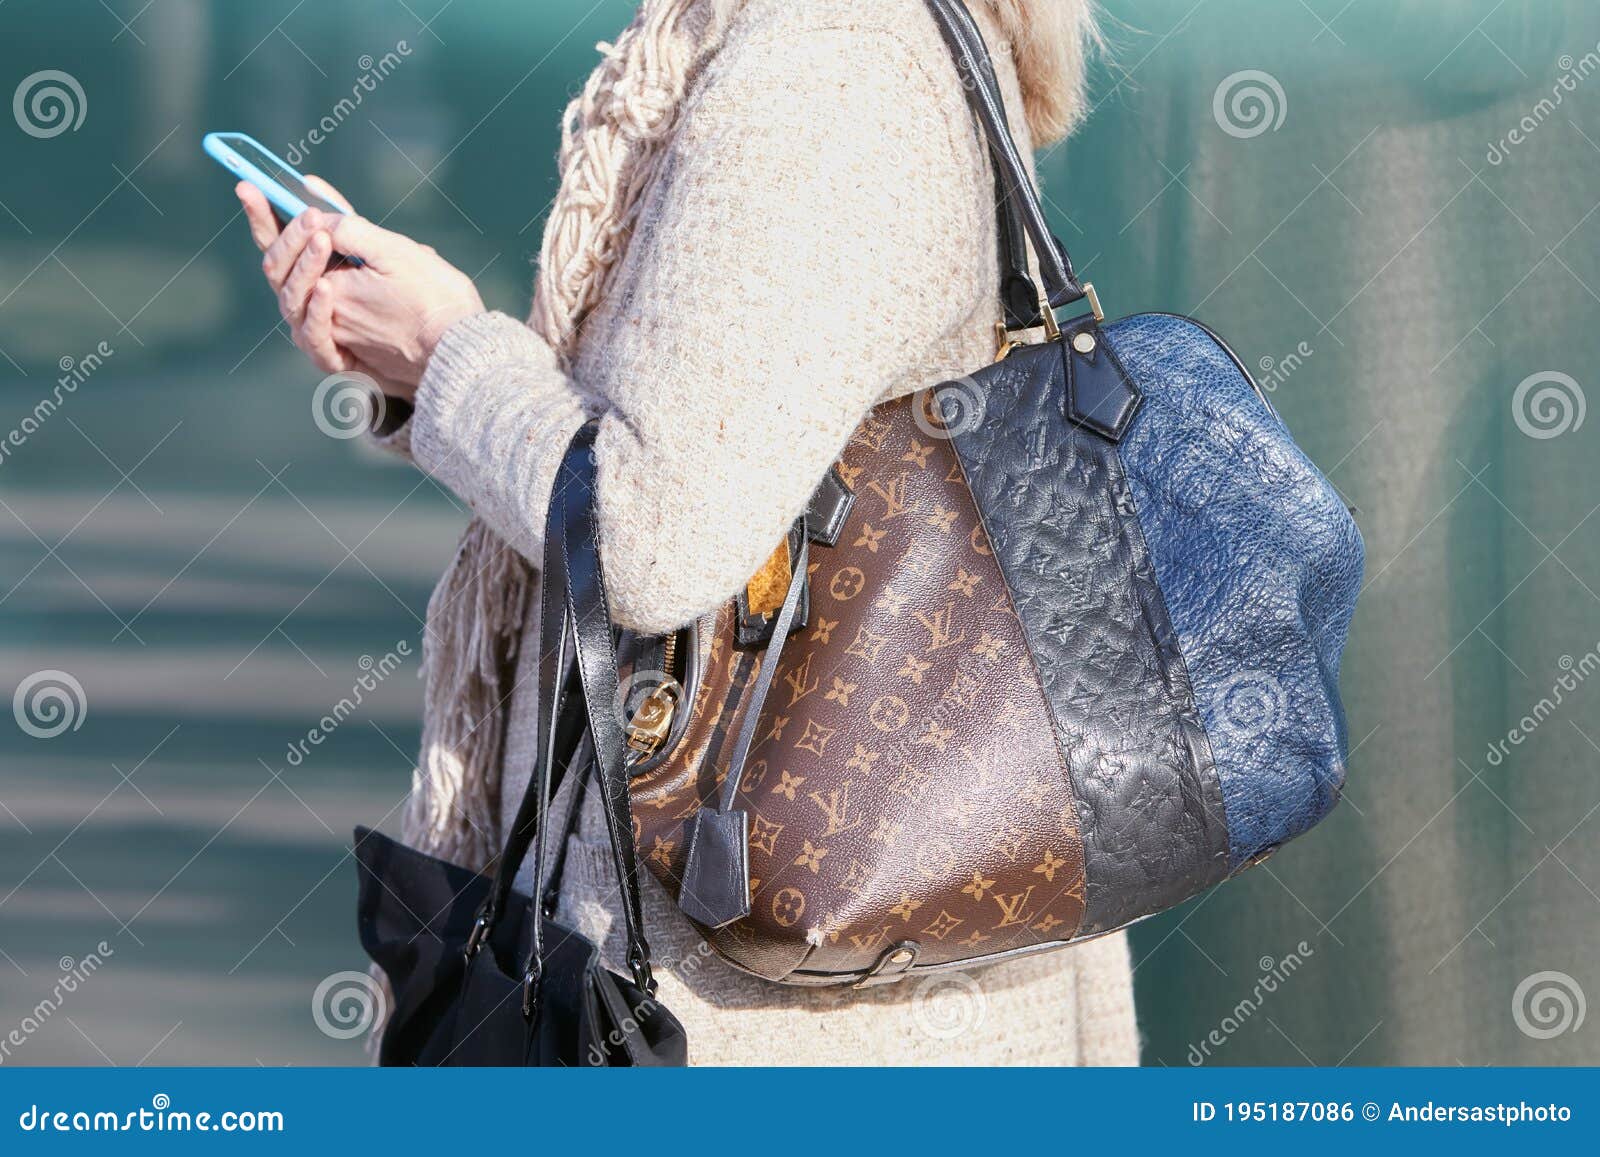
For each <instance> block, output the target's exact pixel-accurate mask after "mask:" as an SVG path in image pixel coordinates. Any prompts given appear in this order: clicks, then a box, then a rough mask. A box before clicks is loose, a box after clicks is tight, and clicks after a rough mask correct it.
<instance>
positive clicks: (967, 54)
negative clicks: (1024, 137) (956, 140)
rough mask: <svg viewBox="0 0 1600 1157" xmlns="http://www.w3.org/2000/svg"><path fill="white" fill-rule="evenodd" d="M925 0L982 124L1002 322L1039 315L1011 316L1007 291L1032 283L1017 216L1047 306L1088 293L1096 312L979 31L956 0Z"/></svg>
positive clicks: (1014, 307) (1013, 305)
mask: <svg viewBox="0 0 1600 1157" xmlns="http://www.w3.org/2000/svg"><path fill="white" fill-rule="evenodd" d="M927 3H928V8H929V10H930V11H931V12H932V14H933V17H934V21H935V23H937V24H938V26H939V32H940V34H941V35H942V36H943V37H944V41H945V44H946V46H947V47H948V48H949V49H950V53H951V55H952V56H953V57H954V58H955V63H956V68H957V70H958V71H959V72H960V74H961V84H962V88H963V89H965V91H966V94H967V103H968V105H970V106H971V108H972V111H973V114H974V115H975V116H976V117H977V119H978V123H979V124H980V125H981V126H982V128H983V135H984V139H985V141H987V143H988V146H989V155H990V158H991V160H992V163H993V165H994V169H995V180H996V185H997V186H1000V188H999V190H998V192H999V193H1000V200H1001V205H1000V206H998V207H997V208H998V210H999V214H1000V222H1001V252H1002V261H1003V262H1005V263H1006V265H1005V267H1004V269H1005V272H1004V274H1003V276H1002V304H1003V305H1005V307H1006V312H1007V320H1008V324H1009V323H1013V322H1015V321H1018V320H1020V321H1025V322H1027V321H1032V320H1033V319H1034V318H1038V319H1039V320H1043V318H1042V317H1040V312H1041V311H1040V310H1038V309H1035V310H1034V311H1033V312H1032V314H1031V316H1029V317H1022V318H1019V317H1018V316H1017V315H1018V313H1019V312H1020V310H1019V309H1018V306H1019V305H1020V304H1021V303H1020V301H1016V300H1013V296H1012V295H1013V294H1016V293H1017V291H1018V289H1021V288H1023V287H1027V288H1031V287H1032V279H1031V276H1030V275H1029V273H1028V270H1027V259H1026V250H1025V247H1024V246H1025V242H1024V240H1023V237H1022V236H1019V234H1018V232H1017V230H1016V223H1017V222H1018V221H1020V223H1021V226H1022V229H1021V233H1022V234H1023V235H1025V237H1026V239H1027V241H1028V242H1031V243H1032V249H1033V251H1034V253H1035V254H1036V255H1037V257H1038V261H1039V272H1040V275H1041V277H1042V278H1043V281H1044V286H1045V295H1044V296H1045V298H1046V299H1047V300H1048V302H1049V304H1050V306H1051V307H1052V308H1053V309H1059V308H1061V307H1062V306H1066V305H1071V304H1072V303H1074V302H1077V301H1082V300H1084V299H1085V298H1088V300H1089V304H1090V306H1091V307H1093V308H1094V309H1095V314H1096V317H1097V318H1098V316H1099V313H1100V311H1099V308H1098V301H1097V299H1096V298H1095V297H1094V296H1093V288H1092V287H1089V288H1087V289H1086V288H1085V287H1084V285H1083V284H1082V283H1080V282H1079V281H1078V277H1077V274H1076V273H1075V272H1074V271H1073V268H1072V259H1071V257H1069V256H1068V255H1067V251H1066V247H1065V246H1063V245H1062V244H1061V242H1060V240H1059V239H1057V238H1056V236H1055V235H1054V234H1052V233H1051V232H1050V226H1049V224H1048V222H1047V220H1046V218H1045V213H1044V206H1043V205H1042V204H1041V202H1040V200H1039V192H1038V190H1037V189H1036V188H1035V187H1034V184H1033V181H1032V179H1031V178H1030V177H1029V175H1028V169H1027V166H1026V165H1024V164H1023V161H1022V155H1021V153H1020V152H1019V151H1018V150H1017V145H1016V141H1015V140H1014V139H1013V137H1012V135H1011V126H1010V122H1009V121H1008V119H1007V117H1006V111H1005V102H1004V100H1003V99H1002V98H1001V95H1000V89H999V85H998V83H997V81H996V78H995V73H994V63H993V61H992V59H991V58H990V56H989V50H988V48H987V46H986V45H985V43H984V40H983V33H982V32H981V31H980V30H979V29H978V26H977V24H976V22H975V21H974V20H973V19H972V14H971V13H970V12H968V11H967V8H966V5H965V4H963V3H962V2H961V0H927ZM1019 254H1020V255H1021V257H1020V262H1019V256H1018V255H1019ZM1019 296H1020V295H1019ZM1052 320H1053V319H1052Z"/></svg>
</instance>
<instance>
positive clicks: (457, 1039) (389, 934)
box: [355, 424, 688, 1067]
mask: <svg viewBox="0 0 1600 1157" xmlns="http://www.w3.org/2000/svg"><path fill="white" fill-rule="evenodd" d="M593 493H594V426H593V425H592V424H591V425H590V426H589V427H586V428H585V429H584V430H582V431H580V433H579V434H578V435H577V437H576V438H575V439H574V440H573V442H572V444H571V446H570V448H569V449H568V451H567V454H566V456H565V459H564V461H563V463H562V467H561V471H560V474H559V477H558V480H557V483H556V486H555V488H554V493H553V494H552V497H551V503H550V513H549V517H548V519H547V522H546V527H545V536H546V537H545V552H544V572H543V578H542V581H541V593H540V598H541V600H542V601H541V617H540V640H539V642H540V662H539V724H538V728H539V729H538V747H537V752H538V757H537V760H536V764H535V767H534V772H533V775H532V776H530V777H529V783H528V787H527V790H526V791H525V792H524V794H523V798H522V802H521V804H520V806H519V807H518V809H517V815H516V818H515V820H514V821H513V822H512V825H511V829H510V833H509V834H508V836H507V838H506V842H505V846H504V848H503V849H502V850H501V853H500V855H499V857H498V858H497V859H496V861H495V867H494V874H493V876H492V877H490V876H484V875H480V874H477V873H474V872H470V871H468V870H467V869H465V868H461V867H458V866H456V865H454V864H450V863H446V862H445V861H443V860H439V859H436V858H434V857H432V856H428V855H424V854H423V853H421V852H418V851H416V850H415V849H412V848H408V847H406V846H404V845H403V844H399V843H397V842H395V841H394V840H391V839H389V838H388V837H386V836H384V835H382V834H380V833H378V832H374V831H371V830H370V829H366V828H358V829H357V830H356V837H355V852H356V864H357V873H358V876H359V881H360V899H359V911H358V927H359V930H360V935H361V943H362V946H363V947H364V948H365V949H366V950H367V953H368V955H370V956H371V957H372V959H373V960H374V961H375V962H376V963H377V964H378V966H379V967H380V968H382V970H383V972H384V974H385V975H386V976H387V978H388V980H389V984H390V987H391V989H392V991H393V994H394V1005H393V1011H392V1013H391V1015H390V1018H389V1021H388V1024H387V1025H386V1026H385V1029H384V1032H383V1037H382V1042H381V1044H380V1046H379V1054H378V1059H379V1062H380V1063H381V1064H384V1065H537V1066H554V1065H578V1066H608V1067H611V1066H615V1067H622V1066H631V1065H683V1064H685V1063H687V1057H688V1046H687V1042H686V1039H685V1036H684V1032H683V1028H682V1026H681V1025H680V1024H679V1023H678V1021H677V1020H676V1019H675V1018H674V1017H673V1015H672V1014H671V1013H670V1012H668V1011H667V1010H666V1009H665V1008H664V1007H663V1006H662V1005H661V1004H660V1003H659V1002H658V1001H657V1000H656V996H655V993H656V984H655V980H654V978H653V977H652V975H651V967H650V948H649V945H648V943H647V942H646V939H645V934H644V922H643V917H642V915H641V901H640V895H639V874H638V873H639V868H638V864H637V861H636V859H635V855H634V843H633V830H632V826H631V824H630V822H629V819H628V804H627V798H628V783H627V776H628V771H627V768H626V766H625V760H626V748H625V747H624V742H623V734H622V721H621V720H620V719H619V718H618V717H617V714H616V711H615V708H614V707H613V706H612V698H613V696H614V695H615V692H616V689H617V667H616V656H615V653H614V651H613V648H612V637H611V628H610V623H609V620H608V618H607V615H606V612H605V592H604V585H603V577H602V575H601V572H600V569H599V556H598V553H597V552H596V550H595V545H594V543H595V539H594V519H593V514H592V511H591V509H590V503H591V498H590V496H591V495H592V494H593ZM569 696H570V697H574V698H576V700H577V702H576V703H575V704H573V705H572V707H571V709H569V708H568V704H567V699H568V698H569ZM558 773H559V774H561V775H578V776H582V777H584V778H582V779H581V780H579V781H578V782H577V784H576V785H575V786H576V787H577V788H579V789H584V788H587V787H589V786H590V785H591V784H592V785H593V786H595V787H598V789H599V790H600V792H601V794H602V796H603V798H604V802H605V805H606V808H605V811H606V818H607V825H608V828H609V834H610V840H611V850H612V859H613V863H614V866H615V868H616V872H617V880H618V886H619V888H620V889H621V893H622V899H623V903H622V913H623V924H624V929H625V934H626V939H627V945H628V951H627V962H628V968H629V972H630V976H629V977H626V978H625V977H621V976H618V975H616V974H615V973H612V972H609V971H607V970H606V969H605V968H604V967H603V966H602V964H601V962H600V951H599V949H598V948H597V947H596V946H595V945H594V944H593V943H592V942H591V941H589V940H587V939H586V938H584V937H583V936H582V935H580V934H579V933H578V932H576V931H574V930H573V929H571V928H568V927H566V926H564V925H562V924H560V923H558V922H557V921H556V920H555V919H554V913H555V911H556V899H557V896H558V894H559V888H560V875H561V871H560V870H561V866H562V864H563V863H564V861H565V848H566V842H567V836H568V835H569V834H570V832H567V831H562V832H559V833H557V844H556V848H557V851H556V854H555V855H553V856H547V855H546V847H547V842H548V841H547V836H548V834H549V833H548V831H547V828H548V826H549V816H550V805H551V798H552V793H553V791H554V788H555V786H556V777H557V774H558ZM591 777H592V778H591ZM581 806H582V798H581V796H580V797H579V798H578V799H577V800H575V801H574V804H573V806H572V809H571V815H572V816H573V817H574V822H575V818H576V816H577V814H578V812H579V810H580V808H581ZM530 854H531V855H532V856H533V857H534V859H533V863H534V888H533V897H538V898H539V901H538V903H537V904H536V903H535V901H534V898H533V897H528V896H523V895H521V894H519V893H517V892H515V891H513V890H512V887H511V885H512V881H513V880H514V879H515V878H516V874H517V871H518V869H519V868H520V867H521V865H522V862H523V860H524V859H525V858H526V857H527V856H528V855H530Z"/></svg>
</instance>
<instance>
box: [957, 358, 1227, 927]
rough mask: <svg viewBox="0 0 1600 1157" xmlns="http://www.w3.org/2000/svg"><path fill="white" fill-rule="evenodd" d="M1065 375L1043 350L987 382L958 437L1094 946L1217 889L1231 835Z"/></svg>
mask: <svg viewBox="0 0 1600 1157" xmlns="http://www.w3.org/2000/svg"><path fill="white" fill-rule="evenodd" d="M1065 365H1066V362H1065V360H1064V358H1063V355H1062V352H1061V350H1060V349H1059V348H1058V347H1057V344H1056V343H1055V342H1049V343H1044V344H1040V345H1032V346H1023V347H1021V348H1019V349H1017V350H1015V351H1014V352H1013V353H1012V354H1011V355H1010V356H1009V357H1008V358H1006V359H1005V360H1004V361H1001V362H997V363H995V364H994V365H992V366H988V367H985V368H984V369H981V370H978V371H977V372H976V373H974V374H973V375H972V377H973V379H975V380H976V382H977V384H978V387H979V389H980V390H981V391H982V396H983V398H984V407H983V411H982V414H983V417H982V420H981V422H973V423H968V424H966V425H965V426H958V427H956V428H955V429H954V430H953V432H952V433H953V437H954V441H955V447H956V451H957V454H958V455H959V456H960V458H961V463H962V468H963V470H964V471H965V472H966V476H967V480H968V483H969V485H970V486H971V488H972V494H973V498H974V500H975V501H976V502H977V505H978V509H979V512H980V514H981V516H982V518H983V523H984V529H985V532H986V533H987V535H988V537H989V542H990V548H991V549H992V550H993V551H994V553H995V557H996V561H998V562H999V564H1000V569H1001V573H1002V574H1003V575H1004V576H1005V579H1006V583H1007V585H1008V586H1009V587H1010V589H1011V596H1012V600H1013V603H1014V604H1015V606H1016V608H1017V613H1018V615H1019V617H1020V618H1021V620H1022V627H1023V632H1024V637H1025V638H1026V639H1027V640H1028V645H1029V648H1030V649H1031V650H1032V652H1033V658H1034V660H1035V662H1036V664H1037V667H1038V670H1039V675H1040V679H1041V682H1042V684H1043V688H1044V692H1045V698H1046V700H1047V701H1048V703H1049V705H1050V708H1051V712H1052V715H1053V717H1054V720H1055V724H1056V730H1057V739H1058V741H1059V743H1060V746H1061V750H1062V755H1063V757H1064V758H1065V760H1066V763H1067V767H1068V771H1069V774H1070V775H1071V777H1072V785H1073V791H1074V793H1075V795H1076V797H1077V801H1078V825H1079V834H1080V836H1081V838H1082V840H1083V847H1084V859H1085V871H1086V875H1087V892H1086V911H1085V913H1084V921H1083V925H1082V928H1081V930H1080V934H1081V935H1095V934H1098V933H1101V932H1105V931H1109V930H1110V929H1113V928H1117V927H1120V926H1121V925H1124V924H1127V923H1130V922H1132V921H1133V920H1136V919H1138V918H1139V917H1141V916H1143V915H1146V914H1148V913H1151V912H1155V911H1159V910H1161V909H1164V908H1168V907H1171V906H1172V905H1174V904H1177V903H1180V902H1181V901H1183V900H1185V899H1187V898H1188V897H1189V896H1191V895H1193V894H1194V893H1195V892H1198V891H1200V890H1202V889H1203V888H1206V887H1209V886H1210V885H1211V884H1214V883H1217V882H1219V881H1221V880H1222V879H1224V878H1225V877H1226V876H1227V872H1228V833H1227V828H1226V824H1225V823H1224V821H1223V812H1222V807H1221V793H1220V787H1219V785H1218V783H1217V777H1216V769H1215V767H1214V765H1213V764H1212V761H1211V754H1210V745H1209V744H1208V743H1207V742H1206V738H1205V732H1204V729H1203V727H1202V726H1201V723H1200V717H1199V713H1198V711H1197V710H1196V708H1195V703H1194V693H1193V691H1192V689H1191V688H1190V686H1189V679H1188V673H1187V671H1186V670H1185V668H1184V665H1183V662H1182V656H1181V655H1180V654H1179V652H1178V647H1177V643H1176V639H1175V636H1174V632H1173V629H1172V624H1171V621H1170V619H1169V618H1168V616H1167V610H1166V603H1165V600H1164V599H1163V598H1162V595H1161V590H1160V588H1159V587H1158V586H1157V585H1156V579H1155V571H1154V568H1153V566H1152V564H1151V561H1150V557H1149V553H1148V551H1147V549H1146V547H1145V543H1144V537H1143V534H1142V532H1141V531H1140V529H1139V525H1138V519H1137V515H1136V513H1135V510H1134V506H1133V498H1132V496H1131V494H1130V493H1129V490H1128V485H1127V480H1126V477H1125V475H1124V473H1123V469H1122V463H1121V459H1120V457H1119V456H1118V454H1117V450H1116V446H1115V445H1114V444H1113V443H1112V442H1110V441H1108V440H1107V439H1106V438H1105V437H1103V436H1102V435H1101V434H1100V433H1098V432H1096V431H1094V430H1092V429H1090V428H1089V427H1087V426H1085V425H1081V424H1076V423H1074V422H1073V421H1072V420H1071V418H1070V417H1069V409H1068V400H1067V382H1066V374H1065V372H1064V367H1065Z"/></svg>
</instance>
